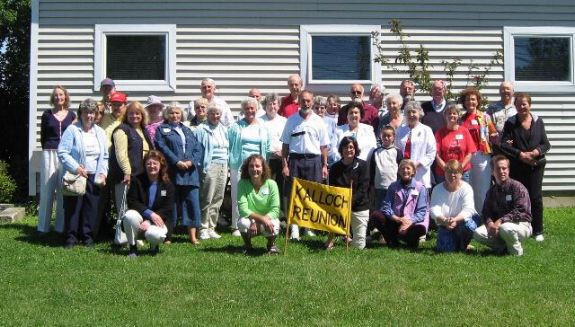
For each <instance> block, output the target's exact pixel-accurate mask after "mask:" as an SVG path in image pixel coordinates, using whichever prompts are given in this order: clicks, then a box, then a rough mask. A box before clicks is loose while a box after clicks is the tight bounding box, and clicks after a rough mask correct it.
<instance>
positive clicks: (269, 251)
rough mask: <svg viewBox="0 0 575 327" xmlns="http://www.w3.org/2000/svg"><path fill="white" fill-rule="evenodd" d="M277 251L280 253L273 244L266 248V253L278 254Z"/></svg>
mask: <svg viewBox="0 0 575 327" xmlns="http://www.w3.org/2000/svg"><path fill="white" fill-rule="evenodd" d="M279 253H280V250H279V249H278V247H277V246H275V245H272V246H270V247H269V248H268V254H279Z"/></svg>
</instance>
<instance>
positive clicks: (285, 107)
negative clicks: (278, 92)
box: [278, 95, 299, 118]
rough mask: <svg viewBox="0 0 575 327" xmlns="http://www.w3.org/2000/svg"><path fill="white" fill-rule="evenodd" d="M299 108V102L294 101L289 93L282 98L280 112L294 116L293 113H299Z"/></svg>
mask: <svg viewBox="0 0 575 327" xmlns="http://www.w3.org/2000/svg"><path fill="white" fill-rule="evenodd" d="M298 110H299V104H298V103H297V101H294V99H293V98H292V97H291V95H287V96H285V97H283V98H282V102H281V104H280V109H279V110H278V114H280V115H282V116H284V117H285V118H289V117H291V116H293V114H295V113H297V112H298Z"/></svg>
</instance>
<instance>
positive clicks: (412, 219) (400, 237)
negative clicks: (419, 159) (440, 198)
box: [372, 159, 429, 248]
mask: <svg viewBox="0 0 575 327" xmlns="http://www.w3.org/2000/svg"><path fill="white" fill-rule="evenodd" d="M398 174H399V180H397V181H395V182H393V183H392V184H391V185H390V186H389V189H388V191H387V194H386V195H385V199H384V200H383V203H382V204H381V206H380V208H381V209H379V210H378V211H376V212H374V213H373V214H372V219H373V221H374V223H375V226H376V227H377V229H378V230H379V231H381V233H382V234H383V237H384V238H385V241H386V243H387V244H389V245H390V246H397V245H399V241H404V242H405V243H407V246H409V247H412V248H417V247H418V246H419V238H420V237H421V236H423V235H425V233H427V228H428V226H429V209H428V199H427V190H426V188H425V186H424V185H423V184H422V183H421V182H418V181H416V180H415V179H414V177H415V164H414V163H413V161H411V160H409V159H403V160H401V162H400V163H399V170H398Z"/></svg>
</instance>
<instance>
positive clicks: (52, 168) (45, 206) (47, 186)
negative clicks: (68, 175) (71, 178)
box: [38, 150, 64, 233]
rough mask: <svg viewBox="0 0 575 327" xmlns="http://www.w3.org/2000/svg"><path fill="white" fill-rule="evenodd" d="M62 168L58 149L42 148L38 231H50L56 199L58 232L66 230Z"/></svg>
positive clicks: (56, 228) (56, 227)
mask: <svg viewBox="0 0 575 327" xmlns="http://www.w3.org/2000/svg"><path fill="white" fill-rule="evenodd" d="M62 175H63V174H62V170H61V168H60V161H59V160H58V154H57V152H56V150H42V167H41V169H40V210H39V212H38V231H39V232H42V233H47V232H49V231H50V221H51V219H52V206H53V205H54V199H55V200H56V226H55V230H56V231H57V232H58V233H63V232H64V199H63V198H62Z"/></svg>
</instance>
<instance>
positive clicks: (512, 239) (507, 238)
mask: <svg viewBox="0 0 575 327" xmlns="http://www.w3.org/2000/svg"><path fill="white" fill-rule="evenodd" d="M530 236H531V224H530V223H528V222H520V223H503V224H501V226H499V237H489V235H488V234H487V227H486V226H485V225H481V226H479V227H478V228H477V229H476V230H475V232H474V233H473V238H474V239H475V240H476V241H477V242H479V243H481V244H484V245H486V246H488V247H490V248H492V249H494V250H496V251H501V250H504V249H507V251H508V252H509V253H510V254H512V255H523V246H522V245H521V242H522V241H523V240H525V239H527V238H529V237H530Z"/></svg>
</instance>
